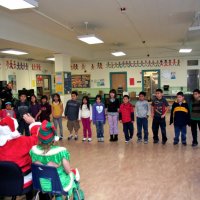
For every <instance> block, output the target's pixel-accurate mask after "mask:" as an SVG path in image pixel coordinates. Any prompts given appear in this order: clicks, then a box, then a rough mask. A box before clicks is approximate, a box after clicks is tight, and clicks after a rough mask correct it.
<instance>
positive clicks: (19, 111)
mask: <svg viewBox="0 0 200 200" xmlns="http://www.w3.org/2000/svg"><path fill="white" fill-rule="evenodd" d="M29 109H30V105H29V103H28V101H27V96H26V93H21V94H20V95H19V101H18V102H17V103H16V105H15V113H16V117H17V121H18V124H19V126H18V131H19V132H20V133H21V134H22V135H23V132H24V130H25V135H26V136H30V132H29V124H27V123H26V122H25V120H24V119H23V115H24V114H27V113H29V111H30V110H29Z"/></svg>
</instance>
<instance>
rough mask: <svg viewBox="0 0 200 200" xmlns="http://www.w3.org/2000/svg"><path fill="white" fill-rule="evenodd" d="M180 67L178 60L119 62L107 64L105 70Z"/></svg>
mask: <svg viewBox="0 0 200 200" xmlns="http://www.w3.org/2000/svg"><path fill="white" fill-rule="evenodd" d="M169 66H180V60H176V59H173V60H156V61H154V60H148V61H147V60H145V61H138V60H137V61H133V62H131V61H121V62H108V63H107V65H106V68H126V67H128V68H130V67H169Z"/></svg>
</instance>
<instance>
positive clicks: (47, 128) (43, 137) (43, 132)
mask: <svg viewBox="0 0 200 200" xmlns="http://www.w3.org/2000/svg"><path fill="white" fill-rule="evenodd" d="M38 139H39V141H40V142H42V143H43V144H48V143H50V142H52V141H53V140H54V141H58V140H59V137H58V136H57V133H56V129H55V127H54V125H53V124H52V123H51V122H48V121H47V120H44V121H43V122H42V124H41V126H40V129H39V133H38Z"/></svg>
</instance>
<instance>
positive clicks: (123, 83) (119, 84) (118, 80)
mask: <svg viewBox="0 0 200 200" xmlns="http://www.w3.org/2000/svg"><path fill="white" fill-rule="evenodd" d="M110 88H111V89H115V90H116V91H117V93H121V94H122V93H123V91H127V72H110Z"/></svg>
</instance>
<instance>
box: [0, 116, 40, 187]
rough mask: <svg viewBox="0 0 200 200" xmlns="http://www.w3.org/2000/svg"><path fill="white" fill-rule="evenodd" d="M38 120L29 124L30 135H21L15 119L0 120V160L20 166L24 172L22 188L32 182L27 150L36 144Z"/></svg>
mask: <svg viewBox="0 0 200 200" xmlns="http://www.w3.org/2000/svg"><path fill="white" fill-rule="evenodd" d="M40 125H41V123H40V122H34V123H32V124H31V125H30V126H29V129H30V133H31V136H22V135H21V134H20V133H19V132H18V131H17V127H18V123H17V120H16V119H14V118H11V117H6V118H4V119H2V120H1V121H0V161H12V162H15V163H16V164H17V165H18V166H19V167H21V169H22V172H23V174H24V188H27V187H28V186H30V185H31V184H32V174H31V157H30V155H29V151H30V150H31V148H32V146H34V145H36V144H37V141H38V138H37V133H38V129H39V127H40Z"/></svg>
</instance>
